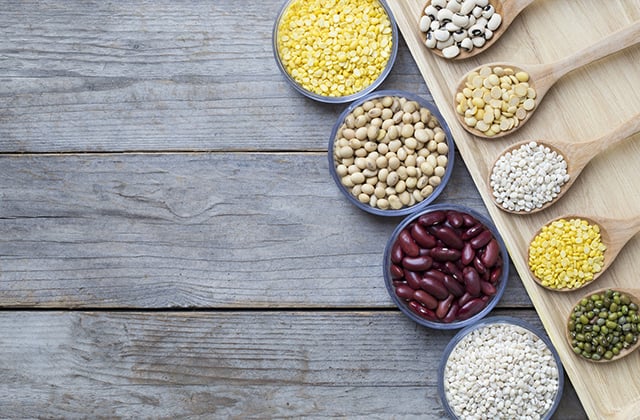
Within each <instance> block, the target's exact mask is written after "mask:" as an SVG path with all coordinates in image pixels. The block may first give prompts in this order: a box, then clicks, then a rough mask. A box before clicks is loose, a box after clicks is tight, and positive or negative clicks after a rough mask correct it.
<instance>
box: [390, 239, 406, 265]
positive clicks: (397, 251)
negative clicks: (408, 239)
mask: <svg viewBox="0 0 640 420" xmlns="http://www.w3.org/2000/svg"><path fill="white" fill-rule="evenodd" d="M402 258H404V251H403V250H402V247H401V246H400V242H398V241H396V243H394V244H393V246H392V247H391V261H393V262H394V263H396V264H400V262H402Z"/></svg>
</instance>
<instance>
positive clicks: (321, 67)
mask: <svg viewBox="0 0 640 420" xmlns="http://www.w3.org/2000/svg"><path fill="white" fill-rule="evenodd" d="M276 43H277V49H278V54H279V56H280V59H281V61H282V65H283V67H284V69H285V71H286V72H287V73H288V74H289V75H290V76H291V77H292V78H293V79H294V80H295V81H296V82H297V83H298V84H299V85H300V86H301V87H302V88H304V89H306V90H308V91H310V92H313V93H315V94H318V95H322V96H331V97H340V96H347V95H351V94H354V93H356V92H359V91H361V90H363V89H365V88H367V87H368V86H369V85H371V84H372V83H373V82H374V81H375V80H376V79H377V78H378V77H379V76H380V75H381V74H382V72H383V71H384V69H385V67H386V65H387V63H388V61H389V58H390V57H391V49H392V45H393V33H392V29H391V21H390V19H389V16H388V15H387V13H386V12H385V10H384V8H383V7H382V5H381V4H380V2H379V1H378V0H294V1H292V2H291V4H289V6H288V7H287V9H286V10H285V11H284V13H283V15H282V18H281V19H280V22H279V24H278V35H277V39H276Z"/></svg>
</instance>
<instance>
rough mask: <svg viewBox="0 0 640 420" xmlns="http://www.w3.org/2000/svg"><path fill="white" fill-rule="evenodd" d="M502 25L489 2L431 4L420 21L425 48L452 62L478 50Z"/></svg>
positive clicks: (439, 1)
mask: <svg viewBox="0 0 640 420" xmlns="http://www.w3.org/2000/svg"><path fill="white" fill-rule="evenodd" d="M501 23H502V16H501V15H500V14H499V13H496V10H495V8H494V7H493V6H492V5H491V4H490V3H489V0H431V3H430V4H429V5H428V6H427V7H425V9H424V10H423V13H422V17H421V18H420V31H422V32H424V34H425V45H426V46H427V47H428V48H436V49H438V50H441V51H442V55H443V56H444V57H445V58H454V57H457V56H458V55H460V51H471V50H473V49H474V48H481V47H482V46H484V44H485V42H487V40H489V39H491V38H492V36H493V31H495V30H496V29H498V27H499V26H500V24H501Z"/></svg>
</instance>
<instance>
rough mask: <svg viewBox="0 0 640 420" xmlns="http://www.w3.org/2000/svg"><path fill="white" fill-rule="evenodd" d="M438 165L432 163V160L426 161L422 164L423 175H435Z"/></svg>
mask: <svg viewBox="0 0 640 420" xmlns="http://www.w3.org/2000/svg"><path fill="white" fill-rule="evenodd" d="M435 167H436V165H433V164H431V162H429V161H426V162H424V163H423V164H421V165H420V171H421V172H422V174H423V175H426V176H427V177H429V176H431V175H433V170H434V169H435Z"/></svg>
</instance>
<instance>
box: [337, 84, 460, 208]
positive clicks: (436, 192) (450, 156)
mask: <svg viewBox="0 0 640 420" xmlns="http://www.w3.org/2000/svg"><path fill="white" fill-rule="evenodd" d="M383 96H396V97H404V98H406V99H409V100H412V101H416V102H418V103H419V104H420V106H423V107H425V108H427V109H429V111H430V112H431V114H432V115H434V116H435V117H436V119H437V120H438V123H439V124H440V127H441V128H442V130H443V131H444V134H445V140H446V142H447V145H448V147H449V151H448V152H447V168H446V170H445V173H444V176H443V177H442V180H441V182H440V185H438V186H437V187H436V188H434V189H433V192H432V193H431V194H430V195H429V196H428V197H427V198H425V199H424V200H422V201H421V202H419V203H416V204H414V205H413V206H409V207H403V208H401V209H398V210H394V209H387V210H382V209H378V208H374V207H371V206H370V205H369V204H365V203H361V202H360V201H359V200H358V199H357V198H356V197H354V196H353V194H351V192H350V191H349V190H348V189H347V188H346V187H345V186H344V185H342V182H341V181H340V177H339V176H338V173H337V172H336V165H335V162H334V159H333V153H334V149H335V147H334V146H335V139H336V135H337V133H338V130H339V129H340V126H341V125H342V124H343V123H344V120H345V118H346V117H347V115H349V114H350V113H351V112H352V111H353V110H354V109H355V108H357V107H358V106H360V105H362V104H363V103H364V102H366V101H368V100H371V99H374V98H379V97H383ZM455 149H456V144H455V141H454V139H453V136H452V135H451V130H450V129H449V125H448V124H447V122H446V121H445V119H444V117H443V116H442V114H441V113H440V110H439V109H438V107H437V106H436V105H435V103H434V102H433V101H430V100H428V99H426V98H424V97H422V96H420V95H417V94H415V93H412V92H407V91H404V90H400V89H385V90H377V91H373V92H370V93H369V94H367V95H365V96H363V97H362V98H360V99H358V100H357V101H354V102H352V103H351V104H350V105H349V106H347V107H346V108H345V109H344V110H343V111H342V112H341V113H340V116H339V117H338V118H337V120H336V122H335V123H334V125H333V128H332V129H331V135H330V136H329V145H328V147H327V157H328V160H329V172H330V173H331V177H332V178H333V180H334V182H335V183H336V185H337V186H338V189H339V190H340V191H341V192H342V193H343V195H345V196H346V197H347V200H349V201H350V202H351V203H352V204H354V205H355V206H356V207H358V208H359V209H360V210H363V211H366V212H368V213H371V214H374V215H377V216H390V217H397V216H406V215H408V214H412V213H415V212H417V211H421V210H422V209H424V208H425V207H427V206H428V205H430V204H431V203H433V201H435V200H436V199H437V198H438V196H440V194H441V193H442V191H444V189H445V188H446V186H447V184H448V183H449V179H450V178H451V176H452V173H453V169H454V164H455Z"/></svg>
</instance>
